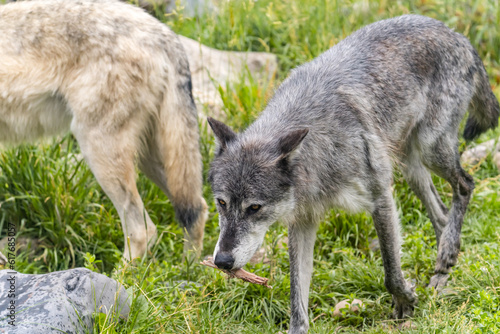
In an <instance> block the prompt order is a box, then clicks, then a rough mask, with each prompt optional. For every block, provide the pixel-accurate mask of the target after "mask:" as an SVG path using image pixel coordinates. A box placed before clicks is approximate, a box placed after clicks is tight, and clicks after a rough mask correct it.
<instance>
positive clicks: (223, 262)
mask: <svg viewBox="0 0 500 334" xmlns="http://www.w3.org/2000/svg"><path fill="white" fill-rule="evenodd" d="M214 263H215V265H216V266H217V267H219V268H221V269H226V270H230V269H233V264H234V258H233V257H232V256H231V255H230V254H228V253H217V255H216V256H215V261H214Z"/></svg>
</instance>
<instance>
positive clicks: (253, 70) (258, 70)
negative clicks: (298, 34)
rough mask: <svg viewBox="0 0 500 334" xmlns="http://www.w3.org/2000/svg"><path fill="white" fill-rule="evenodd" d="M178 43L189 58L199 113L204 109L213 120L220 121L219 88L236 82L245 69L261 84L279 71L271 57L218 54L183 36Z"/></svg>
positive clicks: (262, 53)
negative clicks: (205, 108) (218, 119)
mask: <svg viewBox="0 0 500 334" xmlns="http://www.w3.org/2000/svg"><path fill="white" fill-rule="evenodd" d="M179 39H180V41H181V43H182V46H183V47H184V49H185V51H186V54H187V56H188V60H189V68H190V70H191V77H192V81H193V95H194V98H195V101H196V104H197V106H198V110H199V111H202V110H204V108H203V107H204V106H206V107H208V109H209V110H210V116H212V117H215V118H220V116H221V110H222V106H223V102H222V99H221V96H220V93H219V90H218V85H221V86H222V87H223V88H225V87H226V84H227V83H231V82H237V81H238V80H240V78H241V75H242V73H244V72H245V71H246V69H247V68H248V70H249V72H250V74H251V75H252V77H253V78H254V79H256V80H257V81H258V82H261V83H262V82H265V81H269V80H270V79H271V78H272V77H273V75H274V74H275V73H276V71H277V69H278V58H277V57H276V55H274V54H272V53H266V52H234V51H221V50H217V49H213V48H210V47H208V46H205V45H203V44H201V43H199V42H198V41H195V40H192V39H189V38H187V37H184V36H179ZM202 116H205V115H202ZM202 119H204V117H203V118H202Z"/></svg>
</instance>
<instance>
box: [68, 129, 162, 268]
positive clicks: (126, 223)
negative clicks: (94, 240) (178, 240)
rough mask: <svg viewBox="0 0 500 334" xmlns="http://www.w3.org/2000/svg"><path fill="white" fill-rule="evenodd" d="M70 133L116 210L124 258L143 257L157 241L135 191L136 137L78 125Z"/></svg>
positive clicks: (125, 133)
mask: <svg viewBox="0 0 500 334" xmlns="http://www.w3.org/2000/svg"><path fill="white" fill-rule="evenodd" d="M73 133H74V135H75V137H76V139H77V141H78V143H79V145H80V148H81V150H82V153H83V155H84V157H85V160H86V161H87V163H88V164H89V166H90V169H91V170H92V172H93V173H94V176H95V177H96V179H97V181H98V182H99V184H100V185H101V187H102V189H103V190H104V192H105V193H106V194H107V195H108V197H109V198H110V199H111V201H112V202H113V204H114V206H115V208H116V210H117V211H118V215H119V216H120V220H121V223H122V229H123V234H124V239H125V250H124V253H123V256H124V257H125V258H126V259H128V260H131V259H134V258H137V257H142V256H143V255H144V254H145V253H146V251H147V249H148V245H149V246H150V245H151V243H152V242H154V240H155V239H156V226H155V225H154V224H153V222H152V221H151V219H150V218H149V215H148V213H147V212H146V211H145V210H144V204H143V202H142V200H141V198H140V196H139V192H138V191H137V186H136V180H135V177H136V173H135V164H134V156H135V154H136V150H137V147H136V142H137V141H136V140H134V137H136V136H134V134H133V133H131V132H129V131H125V130H122V131H119V130H116V131H108V130H106V131H103V129H100V128H95V127H85V126H83V125H81V124H80V125H79V126H78V127H77V128H76V129H75V128H74V129H73Z"/></svg>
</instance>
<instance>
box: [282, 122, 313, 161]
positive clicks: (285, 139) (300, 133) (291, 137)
mask: <svg viewBox="0 0 500 334" xmlns="http://www.w3.org/2000/svg"><path fill="white" fill-rule="evenodd" d="M308 133H309V129H300V130H294V131H291V132H289V133H287V134H285V135H284V136H282V137H281V138H279V140H278V145H279V149H280V151H281V157H282V158H286V157H288V156H289V155H290V154H291V153H292V152H293V151H295V150H296V149H297V147H299V145H300V143H302V141H303V140H304V138H305V137H306V135H307V134H308Z"/></svg>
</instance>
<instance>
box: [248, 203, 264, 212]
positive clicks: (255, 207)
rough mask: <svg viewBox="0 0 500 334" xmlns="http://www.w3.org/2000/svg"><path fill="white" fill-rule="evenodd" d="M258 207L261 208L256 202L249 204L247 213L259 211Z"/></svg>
mask: <svg viewBox="0 0 500 334" xmlns="http://www.w3.org/2000/svg"><path fill="white" fill-rule="evenodd" d="M260 208H261V206H260V205H258V204H253V205H250V206H249V207H248V212H249V213H255V212H257V211H259V209H260Z"/></svg>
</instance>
